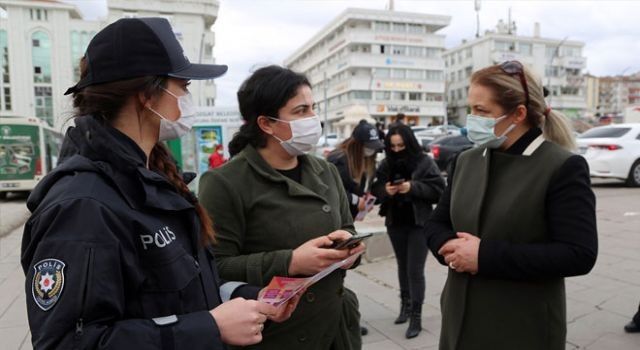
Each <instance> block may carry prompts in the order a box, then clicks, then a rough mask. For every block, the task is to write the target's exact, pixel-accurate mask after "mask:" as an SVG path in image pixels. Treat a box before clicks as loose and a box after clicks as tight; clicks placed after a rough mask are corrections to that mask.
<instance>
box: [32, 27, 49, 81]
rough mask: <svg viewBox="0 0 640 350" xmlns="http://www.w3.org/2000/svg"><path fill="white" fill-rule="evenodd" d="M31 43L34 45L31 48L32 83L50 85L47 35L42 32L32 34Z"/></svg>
mask: <svg viewBox="0 0 640 350" xmlns="http://www.w3.org/2000/svg"><path fill="white" fill-rule="evenodd" d="M31 41H32V43H33V44H34V45H33V47H32V48H31V56H32V62H33V72H34V75H33V82H34V83H51V41H50V40H49V35H48V34H47V33H45V32H43V31H37V32H35V33H33V35H32V40H31ZM36 42H37V44H38V45H37V46H36V45H35V44H36Z"/></svg>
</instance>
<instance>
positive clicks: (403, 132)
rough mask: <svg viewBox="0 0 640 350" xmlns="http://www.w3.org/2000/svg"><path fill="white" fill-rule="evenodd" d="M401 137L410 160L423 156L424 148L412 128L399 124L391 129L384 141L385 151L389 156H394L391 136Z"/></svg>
mask: <svg viewBox="0 0 640 350" xmlns="http://www.w3.org/2000/svg"><path fill="white" fill-rule="evenodd" d="M393 135H400V137H401V138H402V142H404V147H405V150H406V153H407V155H408V157H409V158H412V159H416V158H418V157H420V156H422V155H423V154H424V153H423V152H422V147H420V144H419V143H418V140H417V139H416V136H415V135H414V134H413V130H411V128H410V127H408V126H406V125H404V124H397V125H394V126H392V127H391V129H389V132H388V133H387V136H386V137H385V139H384V150H385V152H386V154H387V157H388V156H393V153H394V152H393V151H392V150H391V136H393Z"/></svg>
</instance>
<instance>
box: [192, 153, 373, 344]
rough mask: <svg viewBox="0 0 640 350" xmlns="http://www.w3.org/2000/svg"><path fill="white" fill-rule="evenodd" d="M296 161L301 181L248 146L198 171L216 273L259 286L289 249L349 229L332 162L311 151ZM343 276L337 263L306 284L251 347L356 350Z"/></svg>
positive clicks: (281, 266)
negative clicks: (294, 304)
mask: <svg viewBox="0 0 640 350" xmlns="http://www.w3.org/2000/svg"><path fill="white" fill-rule="evenodd" d="M298 159H299V161H300V162H301V164H302V184H299V183H297V182H295V181H292V180H291V179H289V178H287V177H285V176H283V175H282V174H280V173H279V172H277V171H276V170H274V169H273V168H272V167H271V166H270V165H269V164H268V163H267V162H266V161H265V160H264V159H263V158H262V157H261V156H260V154H259V153H258V152H257V150H256V149H255V148H254V147H252V146H247V147H246V148H245V149H244V150H243V151H242V152H240V153H239V154H238V155H237V156H236V157H234V158H233V159H232V160H231V161H230V162H228V163H227V164H225V165H224V166H222V167H220V168H217V169H215V170H212V171H209V172H207V173H205V174H203V175H202V178H201V180H200V190H199V199H200V201H201V203H202V205H203V206H204V207H205V208H206V209H207V211H208V212H209V215H210V216H211V218H212V219H213V221H214V227H215V229H216V237H217V244H216V245H215V246H214V248H213V249H214V252H215V255H216V261H217V263H218V270H219V272H220V275H221V277H222V278H223V279H227V280H233V281H245V282H247V283H250V284H253V285H257V286H265V285H267V284H268V283H269V281H270V280H271V278H272V277H273V276H288V269H289V263H290V261H291V253H292V251H293V249H295V248H297V247H298V246H300V245H301V244H303V243H305V242H306V241H308V240H310V239H312V238H316V237H319V236H322V235H326V234H328V233H330V232H333V231H335V230H339V229H344V230H347V231H350V232H352V233H355V230H354V227H353V221H352V219H351V214H350V212H349V207H348V202H347V198H346V195H345V192H344V189H343V186H342V183H341V182H340V176H339V175H338V171H337V170H336V168H335V167H334V166H333V165H331V164H329V163H327V162H326V161H324V160H322V159H319V158H315V157H312V156H301V157H299V158H298ZM344 276H345V272H344V270H341V269H338V270H337V271H335V272H333V273H332V274H330V275H329V276H327V277H325V278H324V279H322V280H321V281H319V282H318V283H316V284H315V285H313V286H311V287H310V288H309V290H308V291H307V292H306V294H305V295H304V296H303V298H302V299H301V301H300V304H299V305H298V308H297V309H296V311H295V312H294V313H293V316H292V317H291V318H290V319H289V320H287V321H286V322H284V323H280V324H277V323H268V324H267V326H266V328H265V330H264V332H263V336H264V340H263V342H262V343H260V344H258V345H256V346H255V348H259V349H305V350H312V349H318V350H320V349H322V350H326V349H329V348H330V347H331V346H332V344H334V346H335V349H359V348H360V336H359V318H360V316H359V314H358V311H357V299H356V298H355V295H354V294H352V293H345V289H344V286H343V281H344ZM343 308H344V309H345V310H346V312H343ZM345 337H346V339H345ZM340 344H342V345H340ZM349 344H353V345H352V346H349Z"/></svg>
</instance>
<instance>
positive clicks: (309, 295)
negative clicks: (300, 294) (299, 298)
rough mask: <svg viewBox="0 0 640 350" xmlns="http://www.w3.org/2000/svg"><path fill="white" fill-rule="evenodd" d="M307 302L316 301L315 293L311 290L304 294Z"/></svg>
mask: <svg viewBox="0 0 640 350" xmlns="http://www.w3.org/2000/svg"><path fill="white" fill-rule="evenodd" d="M306 298H307V302H310V303H313V302H314V301H316V295H315V294H313V292H307V294H306Z"/></svg>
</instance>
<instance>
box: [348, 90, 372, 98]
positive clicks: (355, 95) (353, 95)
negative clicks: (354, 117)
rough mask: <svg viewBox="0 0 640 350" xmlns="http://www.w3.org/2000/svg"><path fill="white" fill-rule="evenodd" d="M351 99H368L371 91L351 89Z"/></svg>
mask: <svg viewBox="0 0 640 350" xmlns="http://www.w3.org/2000/svg"><path fill="white" fill-rule="evenodd" d="M350 95H351V96H350V97H351V99H353V100H370V99H371V91H362V90H356V91H351V94H350Z"/></svg>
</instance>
